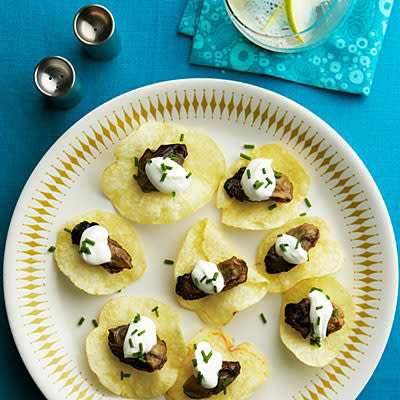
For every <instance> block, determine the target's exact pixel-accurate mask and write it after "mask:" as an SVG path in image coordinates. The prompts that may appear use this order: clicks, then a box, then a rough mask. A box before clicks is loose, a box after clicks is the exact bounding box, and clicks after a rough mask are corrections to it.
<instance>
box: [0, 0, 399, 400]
mask: <svg viewBox="0 0 400 400" xmlns="http://www.w3.org/2000/svg"><path fill="white" fill-rule="evenodd" d="M381 1H382V2H384V0H381ZM101 3H102V4H104V5H105V6H107V7H109V8H110V9H111V10H112V11H113V13H114V16H115V19H116V22H117V24H118V28H119V31H120V34H121V37H122V42H123V43H122V44H123V49H122V51H121V54H120V55H119V56H118V57H117V58H115V59H114V60H112V61H109V62H95V61H92V60H90V59H88V58H87V57H86V56H85V55H84V54H83V53H82V51H81V49H80V48H79V46H78V45H77V43H76V41H75V38H74V35H73V32H72V19H73V16H74V14H75V12H76V10H78V9H79V8H80V7H81V6H83V5H85V3H82V2H81V1H77V0H70V1H66V2H61V1H57V2H54V1H50V0H35V1H28V0H15V1H14V2H9V1H7V2H6V1H4V0H1V8H0V10H1V11H0V15H1V28H0V59H1V63H0V79H1V87H2V88H3V89H4V92H3V95H2V96H1V98H0V129H1V134H0V135H1V140H0V160H1V168H0V182H1V185H2V188H3V189H2V191H1V203H0V224H1V225H0V229H1V235H2V237H1V246H2V248H1V252H3V248H4V242H5V237H6V233H7V228H8V224H9V221H10V218H11V214H12V211H13V208H14V205H15V203H16V201H17V199H18V195H19V193H20V191H21V190H22V188H23V185H24V183H25V181H26V180H27V178H28V177H29V174H30V173H31V171H32V170H33V168H34V167H35V165H36V164H37V162H38V161H39V160H40V158H41V157H42V155H43V154H44V153H45V151H46V150H47V149H48V148H49V147H50V146H51V144H52V143H53V142H54V141H55V140H56V139H57V138H58V137H59V136H60V135H61V134H62V133H63V132H64V131H65V130H66V129H67V128H68V127H69V126H70V125H72V124H73V123H74V122H75V121H77V120H78V119H79V118H81V117H82V116H84V115H85V114H86V113H88V112H89V111H90V110H92V109H93V108H94V107H96V106H98V105H100V104H102V103H104V102H105V101H106V100H109V99H111V98H113V97H115V96H117V95H119V94H121V93H123V92H126V91H128V90H131V89H134V88H137V87H140V86H143V85H146V84H149V83H153V82H158V81H164V80H169V79H176V78H189V77H212V78H225V79H233V80H239V81H243V82H247V83H250V84H254V85H258V86H262V87H265V88H268V89H270V90H273V91H276V92H278V93H280V94H282V95H284V96H287V97H289V98H291V99H293V100H295V101H297V102H299V103H300V104H302V105H303V106H305V107H307V108H309V109H310V110H311V111H313V112H314V113H316V114H317V115H319V116H320V117H321V118H322V119H324V120H325V121H326V122H328V123H329V124H330V125H332V126H333V127H334V128H335V129H336V130H337V131H338V132H339V133H340V134H341V135H342V136H343V137H344V138H345V139H346V140H347V141H348V142H349V143H350V145H351V146H352V147H353V148H354V149H355V151H356V152H357V153H358V154H359V155H360V157H361V158H362V159H363V161H364V162H365V164H366V165H367V167H368V168H369V170H370V171H371V173H372V175H373V177H374V178H375V180H376V182H377V184H378V186H379V188H380V190H381V192H382V195H383V197H384V199H385V201H386V204H387V206H388V209H389V212H390V214H391V218H392V222H393V225H394V227H395V231H396V233H397V236H398V235H399V233H400V230H399V227H400V209H399V208H398V201H399V200H398V196H399V192H400V191H399V187H400V178H399V177H400V174H399V169H398V164H399V162H398V160H399V147H400V139H399V133H398V130H399V126H400V115H399V98H400V78H399V67H398V57H399V56H398V55H399V54H400V40H399V37H400V32H399V25H400V7H399V3H398V2H395V6H394V9H393V14H392V18H391V22H390V24H389V28H388V32H387V35H386V38H385V43H384V46H383V50H382V53H381V57H380V60H379V63H378V68H377V72H376V76H375V82H374V90H373V92H372V94H371V95H370V97H368V98H366V97H356V96H352V95H346V94H343V93H334V92H327V91H323V90H320V89H316V88H311V87H305V86H301V85H297V84H294V83H290V82H285V81H282V80H279V79H275V78H270V77H266V76H259V75H250V74H243V73H240V72H233V71H221V70H215V69H211V68H204V67H199V66H193V65H189V62H188V57H189V54H190V48H191V40H190V39H189V38H187V37H184V36H182V35H178V34H177V32H176V30H177V27H178V24H179V19H180V17H181V15H182V12H183V8H184V6H185V0H152V1H147V2H139V1H130V0H119V1H118V2H116V1H109V0H107V1H106V0H103V1H102V2H101ZM57 54H58V55H63V56H65V57H67V58H68V59H69V60H71V61H72V63H73V64H74V65H75V66H76V69H77V70H78V72H79V73H80V75H81V77H82V79H83V81H84V84H85V87H86V95H85V97H84V99H83V101H82V102H81V103H80V104H79V105H78V106H77V107H76V108H74V109H71V110H67V111H64V110H58V109H54V108H53V107H51V106H49V105H47V104H45V103H44V102H43V101H42V99H41V97H40V96H39V94H38V93H37V92H36V89H35V88H34V86H33V82H32V71H33V68H34V66H35V64H36V62H37V61H38V60H39V59H41V58H42V57H44V56H48V55H57ZM0 319H1V320H0V326H1V328H2V329H1V331H0V338H1V339H0V343H1V357H0V366H1V369H0V371H1V374H0V398H1V399H16V400H18V399H25V398H29V399H30V400H36V399H42V398H43V396H42V395H41V394H40V392H39V390H38V389H37V388H36V386H35V384H34V383H33V381H32V380H31V378H30V377H29V375H28V373H27V372H26V370H25V368H24V365H23V363H22V361H21V359H20V357H19V355H18V353H17V351H16V348H15V345H14V342H13V339H12V336H11V333H10V330H9V328H8V324H7V320H6V314H5V310H4V301H3V300H2V301H1V311H0ZM399 348H400V324H399V317H398V314H397V318H396V320H395V325H394V328H393V331H392V334H391V337H390V340H389V343H388V346H387V348H386V351H385V353H384V355H383V358H382V360H381V362H380V364H379V366H378V368H377V370H376V371H375V373H374V375H373V377H372V378H371V380H370V382H369V383H368V385H367V386H366V388H365V389H364V391H363V392H362V394H361V395H360V396H359V399H361V400H372V399H376V398H382V399H385V400H387V399H393V400H394V399H396V400H397V399H399V398H400V386H399V382H400V372H399V371H400V369H399V367H398V360H399V359H400V350H399ZM279 400H280V399H279Z"/></svg>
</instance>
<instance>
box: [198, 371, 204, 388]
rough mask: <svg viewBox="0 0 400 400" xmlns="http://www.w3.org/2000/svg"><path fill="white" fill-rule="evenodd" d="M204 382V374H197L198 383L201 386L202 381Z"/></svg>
mask: <svg viewBox="0 0 400 400" xmlns="http://www.w3.org/2000/svg"><path fill="white" fill-rule="evenodd" d="M202 380H203V375H202V373H201V372H200V371H199V372H198V373H197V381H198V382H199V383H200V385H201V381H202Z"/></svg>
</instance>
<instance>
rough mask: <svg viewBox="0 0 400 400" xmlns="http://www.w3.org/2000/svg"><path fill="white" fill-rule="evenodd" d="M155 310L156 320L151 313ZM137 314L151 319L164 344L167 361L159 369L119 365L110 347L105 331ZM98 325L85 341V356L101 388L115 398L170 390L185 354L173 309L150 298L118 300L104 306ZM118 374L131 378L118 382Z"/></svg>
mask: <svg viewBox="0 0 400 400" xmlns="http://www.w3.org/2000/svg"><path fill="white" fill-rule="evenodd" d="M154 307H158V315H159V317H157V316H156V315H155V313H154V312H152V311H151V310H153V309H154ZM137 313H139V314H140V315H144V316H146V317H149V318H151V319H152V320H153V322H154V324H155V325H156V329H157V335H158V336H159V338H160V339H162V340H164V341H165V342H166V344H167V362H166V363H165V365H164V366H163V367H162V368H161V369H160V370H157V371H154V372H145V371H139V370H137V369H135V368H133V367H131V366H130V365H128V364H125V363H123V362H121V361H120V360H119V359H118V358H117V357H116V356H115V355H114V354H113V353H112V352H111V350H110V348H109V345H108V330H109V329H111V328H116V327H117V326H120V325H125V324H129V323H131V322H132V320H133V319H134V317H135V315H136V314H137ZM98 324H99V326H98V327H97V328H95V329H93V330H92V331H91V332H90V333H89V335H88V337H87V339H86V354H87V357H88V361H89V366H90V369H91V370H92V371H93V372H94V373H95V374H96V375H97V377H98V379H99V381H100V382H101V384H102V385H104V386H105V387H106V388H107V389H109V390H111V391H112V392H113V393H115V394H117V395H120V396H123V397H129V398H139V399H149V398H153V397H157V396H161V395H162V394H164V393H165V392H166V391H167V390H168V389H169V388H171V387H172V385H173V384H174V383H175V381H176V379H177V377H178V372H179V369H180V368H181V365H182V362H183V360H184V359H185V356H186V352H187V350H186V346H185V342H184V340H183V336H182V332H181V330H180V327H179V324H180V316H179V314H178V312H177V311H176V310H174V309H173V308H172V307H170V306H168V305H166V304H164V303H161V302H160V301H158V300H155V299H151V298H144V297H133V296H124V297H117V298H114V299H111V300H110V301H108V302H107V303H106V304H105V305H104V307H103V308H102V310H101V312H100V315H99V319H98ZM121 371H122V372H123V373H125V374H130V376H127V377H124V378H123V379H121Z"/></svg>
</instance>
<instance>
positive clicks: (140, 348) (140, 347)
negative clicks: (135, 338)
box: [139, 342, 143, 354]
mask: <svg viewBox="0 0 400 400" xmlns="http://www.w3.org/2000/svg"><path fill="white" fill-rule="evenodd" d="M139 351H140V353H141V354H142V353H143V343H142V342H140V343H139Z"/></svg>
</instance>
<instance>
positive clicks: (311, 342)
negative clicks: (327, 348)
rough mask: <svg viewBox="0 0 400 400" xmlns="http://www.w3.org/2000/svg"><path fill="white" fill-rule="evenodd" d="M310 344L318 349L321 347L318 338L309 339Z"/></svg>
mask: <svg viewBox="0 0 400 400" xmlns="http://www.w3.org/2000/svg"><path fill="white" fill-rule="evenodd" d="M310 344H311V345H312V346H315V345H316V346H318V347H321V339H320V338H319V337H317V338H311V339H310Z"/></svg>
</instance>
